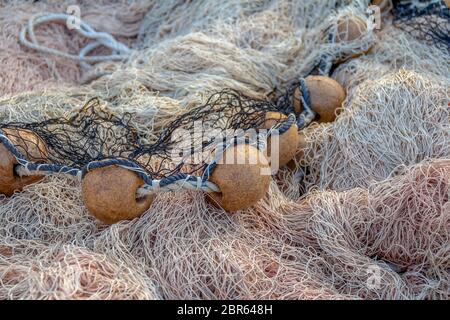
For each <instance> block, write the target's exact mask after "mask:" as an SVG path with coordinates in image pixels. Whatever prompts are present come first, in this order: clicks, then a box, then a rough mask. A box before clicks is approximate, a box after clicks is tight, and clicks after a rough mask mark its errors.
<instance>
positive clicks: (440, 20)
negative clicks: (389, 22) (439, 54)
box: [394, 0, 450, 52]
mask: <svg viewBox="0 0 450 320" xmlns="http://www.w3.org/2000/svg"><path fill="white" fill-rule="evenodd" d="M394 25H395V26H396V27H397V28H400V29H402V30H404V31H406V32H408V33H410V34H411V35H412V36H414V37H417V38H418V39H420V40H422V41H425V42H427V43H428V44H430V45H434V46H437V47H439V48H441V49H443V50H446V51H447V52H449V51H450V8H449V7H448V5H447V4H446V3H444V1H440V0H438V1H420V0H419V1H418V0H415V1H394Z"/></svg>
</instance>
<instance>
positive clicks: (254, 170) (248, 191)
mask: <svg viewBox="0 0 450 320" xmlns="http://www.w3.org/2000/svg"><path fill="white" fill-rule="evenodd" d="M270 179H271V176H270V167H269V163H268V160H267V159H266V157H265V156H264V154H263V153H262V152H261V151H259V150H258V149H257V148H255V147H253V146H250V145H248V144H239V145H237V146H233V147H229V148H228V149H226V150H225V152H224V153H223V154H222V157H221V158H220V160H219V162H218V164H217V165H216V167H215V168H214V170H213V172H212V173H211V176H210V177H209V181H211V182H213V183H215V184H216V185H217V186H218V187H219V189H220V192H214V193H209V194H208V195H207V199H208V200H209V201H210V202H211V203H212V204H214V205H216V206H219V207H221V208H223V209H224V210H226V211H237V210H243V209H246V208H249V207H251V206H252V205H254V204H255V203H257V202H258V201H259V200H261V199H262V198H263V197H264V196H265V194H266V193H267V191H268V190H269V184H270Z"/></svg>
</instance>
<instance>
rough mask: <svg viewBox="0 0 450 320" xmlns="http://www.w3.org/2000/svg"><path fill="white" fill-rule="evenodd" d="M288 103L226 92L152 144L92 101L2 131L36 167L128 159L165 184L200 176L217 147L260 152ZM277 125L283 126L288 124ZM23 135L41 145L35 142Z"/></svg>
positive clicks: (126, 118)
mask: <svg viewBox="0 0 450 320" xmlns="http://www.w3.org/2000/svg"><path fill="white" fill-rule="evenodd" d="M287 102H288V101H287V100H286V103H284V104H282V103H278V104H274V103H272V102H269V101H258V100H254V99H250V98H247V97H245V96H243V95H241V94H239V93H238V92H237V91H234V90H231V89H225V90H222V91H220V92H217V93H215V94H213V95H212V96H210V98H209V99H208V100H207V101H206V103H204V104H203V105H201V106H199V107H196V108H193V109H191V110H189V111H188V112H185V113H183V114H181V115H179V116H178V117H176V118H175V119H174V120H172V121H171V122H169V123H168V125H167V126H165V127H164V129H162V131H161V133H160V135H159V137H158V138H157V139H155V140H154V141H153V142H148V139H147V137H146V136H145V134H143V133H141V132H140V131H139V130H138V129H137V128H136V126H134V124H133V119H132V115H131V114H130V113H127V112H125V113H123V114H121V115H119V114H116V113H113V112H111V111H110V110H108V109H106V108H105V107H103V106H102V103H101V101H100V100H99V99H98V98H93V99H91V100H89V101H88V102H87V103H86V104H85V105H84V106H83V107H82V108H81V109H79V110H77V111H75V112H73V114H72V115H71V116H69V117H57V118H51V119H46V120H43V121H39V122H32V123H24V122H9V123H5V124H1V125H0V128H2V129H3V132H5V133H6V134H7V136H8V138H9V139H10V140H11V142H12V143H13V144H15V145H19V146H21V147H19V151H20V152H21V153H22V154H23V155H24V156H25V158H26V159H32V160H35V161H34V162H35V163H51V164H57V165H63V166H66V167H71V168H75V169H79V170H82V169H83V168H84V167H85V166H87V165H89V164H90V163H92V162H98V161H104V160H108V159H126V160H128V161H131V162H132V163H135V164H136V165H138V166H139V167H140V168H142V169H144V170H145V171H146V173H147V174H148V175H149V177H150V178H151V179H162V178H165V177H169V176H173V175H176V174H178V173H186V174H194V173H196V174H200V173H201V172H202V171H203V170H204V169H205V167H206V166H207V164H208V163H209V162H210V161H211V160H212V157H213V156H214V155H213V153H214V152H215V151H216V149H218V148H217V146H223V145H224V144H225V143H227V141H228V142H229V141H230V139H231V138H236V137H238V136H240V137H241V138H243V141H244V142H246V143H254V144H255V146H257V147H259V146H260V144H259V142H258V141H259V140H258V139H260V138H261V136H258V134H259V133H261V132H262V131H261V130H260V129H259V128H260V127H261V126H262V125H263V123H264V122H265V115H266V113H267V112H268V111H278V112H282V113H286V114H288V113H290V112H293V107H292V104H291V103H287ZM275 121H276V122H278V123H277V124H280V123H282V122H283V121H284V120H281V119H280V120H275ZM197 129H199V130H200V131H196V130H197ZM250 129H254V131H253V132H254V134H255V136H253V137H252V136H251V135H250V134H249V132H244V131H247V130H250ZM23 130H25V131H31V132H33V133H35V134H36V135H37V136H38V137H39V138H40V139H30V136H29V135H24V133H23V132H24V131H23ZM238 130H239V131H238ZM192 133H193V134H192ZM42 142H43V143H42ZM234 142H235V143H237V142H238V139H234ZM24 146H25V147H24ZM37 153H38V155H37ZM200 155H202V157H200Z"/></svg>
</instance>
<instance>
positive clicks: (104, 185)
mask: <svg viewBox="0 0 450 320" xmlns="http://www.w3.org/2000/svg"><path fill="white" fill-rule="evenodd" d="M143 184H144V181H143V180H142V179H141V178H140V177H139V176H138V175H137V174H136V173H134V172H132V171H130V170H128V169H125V168H122V167H119V166H115V165H114V166H107V167H103V168H98V169H93V170H92V171H89V172H88V173H87V174H86V175H85V176H84V178H83V182H82V185H81V190H82V196H83V200H84V203H85V205H86V207H87V209H88V210H89V212H90V213H91V214H92V215H93V216H94V217H96V218H97V219H99V220H100V221H102V222H104V223H107V224H113V223H115V222H118V221H121V220H131V219H133V218H136V217H138V216H140V215H141V214H142V213H144V212H145V211H146V210H147V209H148V208H149V207H150V205H151V203H152V201H153V197H154V196H153V195H146V196H144V197H141V198H136V192H137V190H138V188H139V187H141V186H142V185H143Z"/></svg>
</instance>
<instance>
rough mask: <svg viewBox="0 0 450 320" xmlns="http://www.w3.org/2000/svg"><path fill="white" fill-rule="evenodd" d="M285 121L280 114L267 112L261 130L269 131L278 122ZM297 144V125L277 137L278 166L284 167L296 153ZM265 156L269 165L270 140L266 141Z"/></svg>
mask: <svg viewBox="0 0 450 320" xmlns="http://www.w3.org/2000/svg"><path fill="white" fill-rule="evenodd" d="M285 119H287V116H285V115H284V114H282V113H280V112H273V111H271V112H267V113H266V119H265V121H264V123H263V126H262V129H270V128H271V127H272V126H274V125H275V124H277V123H278V122H280V120H285ZM298 143H299V136H298V130H297V125H296V124H294V125H292V126H291V127H290V128H289V129H288V130H287V131H286V132H284V133H282V134H280V135H279V136H278V165H279V166H280V167H283V166H285V165H286V164H287V163H288V162H289V161H291V160H292V158H293V157H294V156H295V154H296V152H297V147H298ZM266 156H267V159H268V160H269V163H272V156H273V155H272V139H271V137H269V138H268V139H267V147H266Z"/></svg>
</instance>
